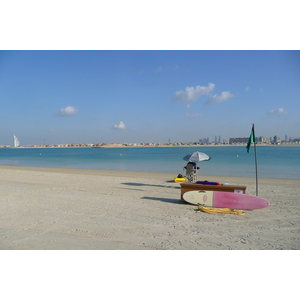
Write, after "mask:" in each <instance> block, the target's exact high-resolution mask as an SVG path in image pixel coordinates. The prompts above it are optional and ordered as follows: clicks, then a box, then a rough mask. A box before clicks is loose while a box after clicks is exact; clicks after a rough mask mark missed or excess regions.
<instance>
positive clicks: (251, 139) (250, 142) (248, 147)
mask: <svg viewBox="0 0 300 300" xmlns="http://www.w3.org/2000/svg"><path fill="white" fill-rule="evenodd" d="M252 143H255V134H254V125H252V130H251V134H250V137H249V140H248V144H247V146H246V148H247V152H248V153H249V151H250V146H251V144H252Z"/></svg>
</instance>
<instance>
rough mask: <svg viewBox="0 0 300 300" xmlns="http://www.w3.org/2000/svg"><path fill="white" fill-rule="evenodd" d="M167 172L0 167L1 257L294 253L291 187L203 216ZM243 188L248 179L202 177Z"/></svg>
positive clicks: (265, 182)
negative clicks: (251, 205)
mask: <svg viewBox="0 0 300 300" xmlns="http://www.w3.org/2000/svg"><path fill="white" fill-rule="evenodd" d="M173 177H174V175H173V174H169V173H151V172H136V171H106V170H90V169H66V168H44V167H23V166H7V165H0V197H1V210H0V227H1V232H0V249H1V250H231V249H232V250H280V249H281V250H299V249H300V236H299V230H300V221H299V216H298V212H299V209H300V201H299V180H296V179H295V180H288V179H287V180H282V179H266V178H262V179H260V180H259V196H260V197H263V198H266V199H268V200H269V201H270V202H271V206H270V207H268V208H265V209H260V210H253V211H245V212H246V214H245V215H242V216H241V215H226V214H207V213H203V212H197V210H198V209H197V206H194V205H190V204H188V203H185V202H184V201H182V200H180V184H179V183H175V182H174V181H172V179H173ZM206 177H207V179H208V180H210V179H214V180H213V181H220V182H223V183H224V182H228V183H230V184H237V185H246V186H247V189H246V194H249V195H254V194H255V178H249V177H221V176H220V177H216V176H213V177H212V176H206Z"/></svg>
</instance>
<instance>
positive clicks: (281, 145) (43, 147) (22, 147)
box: [0, 143, 300, 149]
mask: <svg viewBox="0 0 300 300" xmlns="http://www.w3.org/2000/svg"><path fill="white" fill-rule="evenodd" d="M246 146H247V143H243V144H202V145H200V144H197V145H155V146H147V145H146V146H125V145H117V144H111V145H110V144H108V145H106V146H70V147H69V146H68V147H60V146H49V147H47V146H41V145H37V146H34V147H31V146H30V147H25V146H20V147H3V146H0V149H49V148H50V149H74V148H188V147H191V148H192V147H193V148H195V147H246ZM256 146H257V147H263V146H265V147H300V144H256Z"/></svg>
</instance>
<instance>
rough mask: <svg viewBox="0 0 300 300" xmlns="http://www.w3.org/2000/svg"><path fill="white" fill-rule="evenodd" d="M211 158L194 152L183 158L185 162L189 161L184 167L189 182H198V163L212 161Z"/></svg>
mask: <svg viewBox="0 0 300 300" xmlns="http://www.w3.org/2000/svg"><path fill="white" fill-rule="evenodd" d="M210 159H211V157H210V156H208V155H207V154H205V153H203V152H198V151H196V152H192V153H190V154H187V155H186V156H185V157H183V160H185V161H188V163H187V165H186V166H185V167H184V168H185V169H186V177H187V180H188V181H189V182H196V181H197V171H198V170H199V169H200V167H197V165H196V162H199V161H207V160H210Z"/></svg>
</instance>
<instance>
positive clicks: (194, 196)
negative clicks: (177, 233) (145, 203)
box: [183, 191, 270, 209]
mask: <svg viewBox="0 0 300 300" xmlns="http://www.w3.org/2000/svg"><path fill="white" fill-rule="evenodd" d="M183 199H184V200H185V201H186V202H188V203H191V204H194V205H204V206H207V207H216V208H234V209H259V208H265V207H269V206H270V202H269V201H268V200H266V199H264V198H261V197H256V196H252V195H246V194H239V193H229V192H215V191H189V192H186V193H184V194H183Z"/></svg>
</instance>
